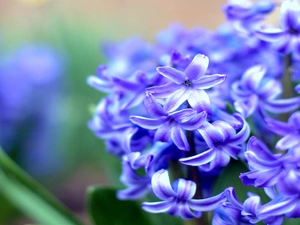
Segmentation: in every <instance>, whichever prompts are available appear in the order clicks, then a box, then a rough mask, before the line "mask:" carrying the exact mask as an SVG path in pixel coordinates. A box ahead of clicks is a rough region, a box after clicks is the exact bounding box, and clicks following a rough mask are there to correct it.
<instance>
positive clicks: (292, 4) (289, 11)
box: [280, 0, 300, 30]
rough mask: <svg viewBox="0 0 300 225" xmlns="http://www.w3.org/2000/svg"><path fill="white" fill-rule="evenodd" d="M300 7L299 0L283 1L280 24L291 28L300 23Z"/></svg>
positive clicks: (285, 27)
mask: <svg viewBox="0 0 300 225" xmlns="http://www.w3.org/2000/svg"><path fill="white" fill-rule="evenodd" d="M299 15H300V7H299V3H298V1H297V0H286V1H283V2H282V4H281V7H280V26H281V28H282V29H285V30H289V29H290V28H294V27H296V26H297V25H298V24H299Z"/></svg>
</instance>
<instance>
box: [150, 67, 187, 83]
mask: <svg viewBox="0 0 300 225" xmlns="http://www.w3.org/2000/svg"><path fill="white" fill-rule="evenodd" d="M156 70H157V72H159V73H160V74H161V75H163V76H164V77H166V78H168V79H170V80H172V81H173V82H175V83H176V84H182V83H183V82H184V81H185V79H186V77H185V75H184V73H183V72H181V71H179V70H176V69H174V68H172V67H169V66H164V67H157V69H156Z"/></svg>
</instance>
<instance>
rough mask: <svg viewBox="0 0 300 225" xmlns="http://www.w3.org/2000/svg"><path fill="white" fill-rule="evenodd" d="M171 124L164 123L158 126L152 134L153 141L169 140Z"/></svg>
mask: <svg viewBox="0 0 300 225" xmlns="http://www.w3.org/2000/svg"><path fill="white" fill-rule="evenodd" d="M171 128H172V127H171V124H170V123H165V124H163V125H162V126H160V127H159V128H158V129H157V131H156V132H155V135H154V140H155V141H162V142H169V141H170V137H171V136H170V135H171Z"/></svg>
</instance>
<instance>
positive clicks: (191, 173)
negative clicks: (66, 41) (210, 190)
mask: <svg viewBox="0 0 300 225" xmlns="http://www.w3.org/2000/svg"><path fill="white" fill-rule="evenodd" d="M186 104H187V107H188V108H191V106H190V105H189V104H188V102H187V103H186ZM186 137H187V140H188V143H189V145H190V151H187V152H186V156H187V157H191V156H195V155H196V146H195V137H194V131H186ZM188 179H189V180H192V181H194V182H195V183H196V193H195V196H194V197H195V198H196V199H202V198H203V194H202V186H201V177H200V172H199V170H198V167H196V166H188ZM194 224H195V225H208V224H209V222H208V216H207V213H206V212H203V213H202V216H201V217H200V218H197V219H194Z"/></svg>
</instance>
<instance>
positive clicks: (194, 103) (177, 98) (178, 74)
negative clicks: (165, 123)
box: [146, 54, 226, 112]
mask: <svg viewBox="0 0 300 225" xmlns="http://www.w3.org/2000/svg"><path fill="white" fill-rule="evenodd" d="M208 64H209V59H208V57H206V56H205V55H201V54H198V55H196V56H195V57H194V59H193V61H192V62H191V63H190V64H189V65H188V66H187V67H186V69H185V70H184V72H182V71H179V70H177V69H175V68H172V67H169V66H163V67H158V68H157V72H159V73H160V74H161V75H163V76H164V77H166V78H168V79H169V80H171V81H172V82H170V83H167V84H164V85H161V86H154V87H150V88H148V89H146V91H147V92H149V93H151V94H152V95H153V96H154V97H155V98H166V102H165V104H164V109H165V110H166V111H168V112H172V111H175V110H176V109H177V108H178V107H179V106H180V105H181V104H182V103H184V102H185V101H188V103H189V105H190V106H191V107H192V108H194V109H196V110H197V111H198V112H201V111H206V112H210V111H211V106H210V100H209V97H208V95H207V94H206V92H205V91H204V89H209V88H211V87H213V86H215V85H217V84H220V83H222V82H223V81H224V80H225V79H226V75H224V74H214V75H205V72H206V70H207V67H208Z"/></svg>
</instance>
